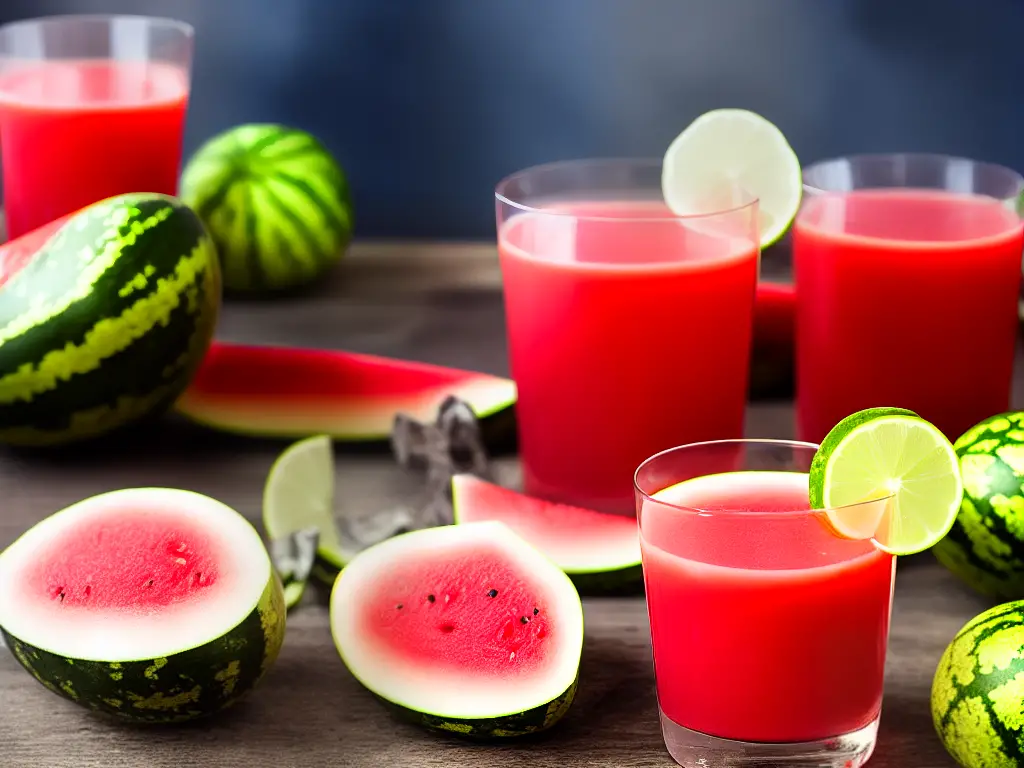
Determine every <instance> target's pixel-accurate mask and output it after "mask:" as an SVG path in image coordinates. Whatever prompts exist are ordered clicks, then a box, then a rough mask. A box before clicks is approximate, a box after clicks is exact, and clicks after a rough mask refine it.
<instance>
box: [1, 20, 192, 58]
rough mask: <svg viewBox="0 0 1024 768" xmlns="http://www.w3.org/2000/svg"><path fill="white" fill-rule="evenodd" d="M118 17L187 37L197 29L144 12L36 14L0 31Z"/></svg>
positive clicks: (2, 27) (9, 23) (9, 24)
mask: <svg viewBox="0 0 1024 768" xmlns="http://www.w3.org/2000/svg"><path fill="white" fill-rule="evenodd" d="M118 19H125V20H133V21H145V22H147V23H148V24H150V25H152V26H156V27H167V28H171V29H177V30H178V31H179V32H181V33H182V34H183V35H185V36H186V37H194V36H195V31H196V30H195V27H193V26H192V25H191V24H189V23H188V22H187V21H182V20H181V19H175V18H173V17H171V16H147V15H146V14H144V13H55V14H52V15H49V16H34V17H32V18H28V19H15V20H13V21H8V22H5V23H3V24H0V33H4V32H7V31H9V30H16V28H17V27H26V28H27V27H38V26H43V25H46V24H58V23H62V22H65V23H74V22H83V21H91V22H99V21H103V22H113V21H117V20H118ZM0 57H4V54H3V53H0Z"/></svg>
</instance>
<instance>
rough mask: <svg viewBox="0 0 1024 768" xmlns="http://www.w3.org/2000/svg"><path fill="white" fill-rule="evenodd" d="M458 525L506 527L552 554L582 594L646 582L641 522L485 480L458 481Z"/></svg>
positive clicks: (465, 478)
mask: <svg viewBox="0 0 1024 768" xmlns="http://www.w3.org/2000/svg"><path fill="white" fill-rule="evenodd" d="M452 506H453V508H454V511H455V522H456V524H466V523H477V522H481V521H497V522H501V523H504V524H505V525H507V526H508V527H509V528H511V529H512V530H513V531H515V532H516V533H517V534H519V535H520V536H522V537H523V538H524V539H525V540H526V541H528V542H529V543H530V544H532V545H533V546H535V547H536V548H537V549H539V550H540V551H541V552H543V553H544V554H545V555H547V556H548V557H549V558H550V559H551V560H552V561H553V562H554V563H555V565H557V566H558V567H559V568H561V569H562V570H563V571H565V573H566V574H567V575H568V576H569V578H570V579H572V581H573V582H574V583H575V584H576V586H577V587H578V588H580V589H607V588H610V587H613V586H620V585H624V584H627V583H630V582H636V581H639V580H640V579H641V578H642V569H641V564H640V536H639V532H638V529H637V523H636V519H635V518H632V517H625V516H622V515H610V514H606V513H604V512H595V511H593V510H589V509H582V508H580V507H572V506H569V505H566V504H556V503H553V502H550V501H545V500H543V499H538V498H534V497H531V496H526V495H524V494H522V493H519V492H517V491H514V490H512V489H510V488H505V487H503V486H500V485H495V484H494V483H491V482H488V481H487V480H483V479H481V478H479V477H476V476H475V475H468V474H462V475H456V476H455V477H453V478H452Z"/></svg>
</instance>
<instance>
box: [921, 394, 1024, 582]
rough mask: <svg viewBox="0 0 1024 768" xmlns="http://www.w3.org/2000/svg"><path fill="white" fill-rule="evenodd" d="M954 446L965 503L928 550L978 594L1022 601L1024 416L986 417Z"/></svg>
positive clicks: (1004, 414) (1023, 414)
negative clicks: (942, 535) (939, 538)
mask: <svg viewBox="0 0 1024 768" xmlns="http://www.w3.org/2000/svg"><path fill="white" fill-rule="evenodd" d="M953 447H954V449H955V450H956V452H957V455H958V456H959V457H960V475H961V477H962V478H963V482H964V500H963V504H962V505H961V507H960V513H959V514H958V515H957V519H956V522H955V523H954V524H953V528H952V529H951V530H950V531H949V533H948V534H947V535H946V537H945V538H944V539H943V540H942V541H940V542H939V543H938V544H936V545H935V546H934V547H932V552H934V553H935V557H936V558H937V559H938V560H939V562H941V563H942V564H943V565H945V566H946V567H947V568H949V570H951V571H952V572H953V573H955V574H956V575H957V576H959V577H960V578H961V579H963V580H964V581H965V582H966V583H967V584H969V585H970V586H971V587H973V588H974V589H975V590H977V591H978V592H980V593H982V594H985V595H989V596H991V597H996V598H1000V599H1006V600H1013V599H1017V598H1024V413H1020V412H1018V413H1003V414H999V415H997V416H993V417H991V418H989V419H986V420H985V421H983V422H981V423H980V424H978V425H976V426H975V427H973V428H971V429H970V430H968V431H967V432H966V433H964V435H963V436H961V437H960V439H959V440H957V441H956V443H955V444H954V446H953Z"/></svg>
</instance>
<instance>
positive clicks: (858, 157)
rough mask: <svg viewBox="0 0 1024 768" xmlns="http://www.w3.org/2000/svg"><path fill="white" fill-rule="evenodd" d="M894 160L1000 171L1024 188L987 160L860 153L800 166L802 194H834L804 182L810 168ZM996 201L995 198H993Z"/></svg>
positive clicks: (1023, 177)
mask: <svg viewBox="0 0 1024 768" xmlns="http://www.w3.org/2000/svg"><path fill="white" fill-rule="evenodd" d="M895 158H904V159H908V160H909V159H915V160H922V161H924V160H928V161H933V162H936V163H938V162H946V163H948V162H950V161H956V162H959V163H970V164H971V165H972V166H974V167H977V168H988V169H990V170H994V171H1001V172H1003V173H1006V174H1008V175H1009V176H1011V177H1016V180H1017V182H1018V183H1017V186H1019V187H1021V188H1024V175H1021V174H1020V173H1019V172H1018V171H1015V170H1014V169H1013V168H1010V167H1009V166H1007V165H1002V164H1000V163H993V162H990V161H988V160H975V159H974V158H971V157H966V156H964V155H948V154H944V153H942V152H861V153H855V154H852V155H835V156H833V157H823V158H821V159H820V160H815V161H814V162H813V163H808V164H807V165H804V166H801V168H800V175H801V180H802V186H803V192H804V193H805V194H815V195H827V194H835V193H836V190H831V189H824V188H822V187H816V186H814V185H813V184H808V183H807V181H806V178H807V172H808V171H809V170H811V169H812V168H817V167H820V166H824V165H831V164H832V163H838V162H842V161H846V162H849V163H857V162H867V161H869V160H876V161H877V160H892V159H895ZM993 199H997V198H993ZM1007 199H1011V198H1007Z"/></svg>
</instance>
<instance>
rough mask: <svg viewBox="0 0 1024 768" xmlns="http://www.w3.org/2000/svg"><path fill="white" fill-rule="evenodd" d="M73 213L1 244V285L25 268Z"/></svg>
mask: <svg viewBox="0 0 1024 768" xmlns="http://www.w3.org/2000/svg"><path fill="white" fill-rule="evenodd" d="M73 215H74V214H71V213H69V214H68V215H67V216H61V217H60V218H59V219H55V220H53V221H51V222H50V223H49V224H44V225H43V226H41V227H38V228H37V229H33V230H32V231H31V232H26V233H25V234H24V235H22V236H21V237H16V238H15V239H14V240H8V241H7V242H6V243H4V244H3V245H0V286H3V285H4V284H5V283H7V281H8V280H10V279H11V278H12V277H14V276H15V275H16V274H18V272H20V271H21V270H22V269H24V268H25V267H26V266H27V265H28V263H29V262H30V261H32V257H34V256H35V255H36V253H38V252H39V249H40V248H42V247H43V245H44V244H45V243H46V241H47V240H49V239H50V238H51V237H52V236H53V234H54V233H55V232H56V231H57V230H58V229H60V228H61V227H62V226H63V225H64V222H66V221H67V220H68V219H70V218H71V217H72V216H73Z"/></svg>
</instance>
